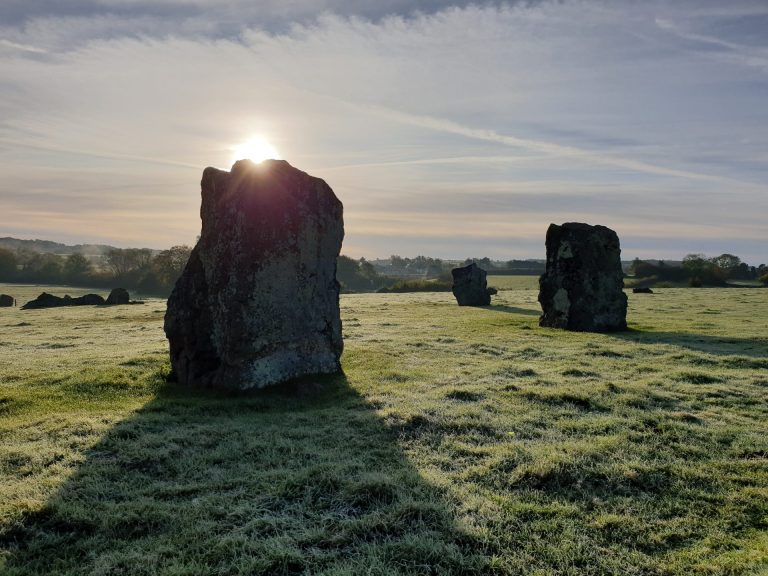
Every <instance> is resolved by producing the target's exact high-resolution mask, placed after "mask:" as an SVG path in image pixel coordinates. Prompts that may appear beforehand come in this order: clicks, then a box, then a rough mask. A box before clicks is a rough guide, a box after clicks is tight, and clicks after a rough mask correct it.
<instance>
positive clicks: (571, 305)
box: [539, 222, 627, 332]
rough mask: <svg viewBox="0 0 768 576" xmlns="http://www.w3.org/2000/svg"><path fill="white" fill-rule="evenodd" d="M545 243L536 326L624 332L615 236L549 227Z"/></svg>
mask: <svg viewBox="0 0 768 576" xmlns="http://www.w3.org/2000/svg"><path fill="white" fill-rule="evenodd" d="M546 245H547V268H546V271H545V272H544V274H543V275H542V276H541V278H540V279H539V303H540V304H541V308H542V310H543V314H542V315H541V317H540V319H539V324H540V325H541V326H549V327H553V328H564V329H566V330H575V331H586V332H612V331H617V330H626V328H627V320H626V318H627V295H626V294H624V290H623V287H624V274H623V272H622V269H621V248H620V246H619V237H618V236H617V235H616V232H614V231H613V230H611V229H610V228H606V227H605V226H590V225H589V224H582V223H579V222H568V223H565V224H563V225H562V226H558V225H556V224H551V225H550V226H549V229H548V230H547V240H546Z"/></svg>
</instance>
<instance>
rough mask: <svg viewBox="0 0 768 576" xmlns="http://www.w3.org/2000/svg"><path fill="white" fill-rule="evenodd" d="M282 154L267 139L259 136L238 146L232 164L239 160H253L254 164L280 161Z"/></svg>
mask: <svg viewBox="0 0 768 576" xmlns="http://www.w3.org/2000/svg"><path fill="white" fill-rule="evenodd" d="M279 158H280V153H279V152H278V151H277V148H275V147H274V146H272V144H270V143H269V142H268V141H267V140H266V139H265V138H263V137H261V136H258V137H255V138H251V139H250V140H248V141H247V142H243V143H242V144H238V145H237V146H235V148H234V152H233V154H232V162H236V161H237V160H251V161H252V162H261V161H262V160H272V159H279Z"/></svg>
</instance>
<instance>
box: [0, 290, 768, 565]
mask: <svg viewBox="0 0 768 576" xmlns="http://www.w3.org/2000/svg"><path fill="white" fill-rule="evenodd" d="M506 279H509V280H511V281H518V280H520V277H504V280H506ZM490 283H491V284H492V285H493V284H494V281H491V282H490ZM48 291H50V292H53V293H59V292H57V291H55V290H53V289H49V290H48ZM68 291H69V292H70V293H74V292H75V291H73V290H68ZM0 292H8V293H11V294H14V293H17V294H21V292H20V291H19V290H17V289H16V288H15V287H11V286H1V285H0ZM32 292H35V291H34V290H33V291H32ZM33 295H36V294H33ZM536 296H537V292H536V291H535V290H529V289H528V290H527V289H523V288H518V289H506V290H504V291H503V292H501V293H500V294H499V295H498V296H496V297H495V298H494V305H493V306H492V307H488V308H460V307H458V306H456V304H455V302H454V301H453V298H452V296H451V294H450V293H448V294H445V293H426V294H363V295H349V296H343V297H342V307H343V320H344V332H345V346H346V348H345V353H344V357H343V365H344V371H345V374H344V375H343V376H338V377H326V378H314V379H307V380H306V381H304V382H301V383H298V384H295V385H292V386H291V387H288V388H287V389H273V390H268V391H265V392H261V393H253V394H246V395H222V396H218V395H215V394H213V393H208V392H203V391H190V390H184V389H180V388H179V387H177V386H173V385H169V384H167V383H166V382H165V376H166V375H167V372H168V363H167V359H166V341H165V338H164V335H163V332H162V318H163V313H164V307H165V304H164V302H163V301H161V300H153V301H150V302H148V303H147V304H145V305H143V306H124V307H109V308H107V307H78V308H59V309H51V310H34V311H21V310H19V309H18V308H17V309H0V573H2V574H3V575H21V574H24V575H37V574H71V575H80V574H93V575H112V574H130V575H139V574H142V575H143V574H146V575H153V574H168V575H170V574H174V575H181V574H185V575H192V574H198V575H208V574H227V575H230V574H231V575H234V574H265V575H267V574H338V575H342V574H343V575H359V574H371V575H385V574H387V575H390V574H443V575H452V574H504V575H512V574H542V575H543V574H563V575H565V574H569V575H580V574H593V575H597V574H604V575H608V574H632V575H652V574H659V575H660V574H679V575H690V574H699V575H705V574H706V575H710V574H711V575H714V574H755V573H765V570H766V569H768V565H767V564H766V559H768V403H766V396H767V395H768V333H766V325H768V290H757V289H736V288H734V289H728V290H723V289H711V290H710V289H685V288H677V289H669V290H665V289H658V290H656V293H655V294H653V295H635V294H629V303H630V311H629V324H630V327H631V330H630V331H628V332H625V333H620V334H611V335H599V334H577V333H566V332H562V331H556V330H551V329H542V328H539V327H538V326H537V317H538V315H539V309H538V305H537V303H536ZM17 297H18V296H17ZM761 570H762V571H763V572H760V571H761Z"/></svg>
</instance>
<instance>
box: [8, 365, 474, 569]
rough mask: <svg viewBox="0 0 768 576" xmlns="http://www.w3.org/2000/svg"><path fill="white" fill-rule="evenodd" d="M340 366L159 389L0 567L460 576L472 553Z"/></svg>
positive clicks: (26, 521)
mask: <svg viewBox="0 0 768 576" xmlns="http://www.w3.org/2000/svg"><path fill="white" fill-rule="evenodd" d="M396 440H397V439H396V436H395V434H394V432H392V431H391V430H388V429H387V428H386V427H385V425H384V424H383V423H382V422H381V420H380V419H379V418H378V417H377V415H376V413H375V412H374V410H373V409H372V408H371V407H370V406H369V405H368V404H367V403H366V402H365V401H364V400H363V399H362V398H361V397H360V396H359V395H358V394H357V393H356V392H355V391H354V390H353V389H352V388H351V387H350V385H349V383H348V382H347V380H346V378H345V377H344V376H335V377H324V378H321V379H314V380H307V381H305V382H303V383H299V384H295V385H293V386H291V387H288V388H283V389H280V390H277V389H275V390H267V391H263V392H260V393H255V394H249V395H242V396H230V397H224V398H222V397H220V396H216V395H214V394H212V393H206V392H200V391H189V390H182V389H180V388H178V387H174V386H167V387H164V388H163V389H162V390H161V392H160V393H159V394H158V396H157V397H156V398H155V399H154V400H153V401H151V402H149V403H148V404H147V405H145V406H144V407H143V408H142V409H141V410H139V411H138V412H136V413H135V414H134V415H133V416H132V417H131V418H129V419H127V420H124V421H122V422H120V423H119V424H118V425H117V426H115V427H114V428H113V429H112V430H111V431H110V432H109V433H108V434H107V435H106V436H105V437H104V439H103V440H102V441H100V442H99V444H98V445H97V446H95V448H94V449H93V450H91V451H90V452H89V453H88V454H87V459H86V461H85V462H84V463H83V464H82V465H81V466H80V467H79V469H78V470H77V472H76V473H75V474H74V475H73V476H72V477H71V478H70V479H69V480H68V481H67V482H66V483H65V484H64V485H63V487H62V488H61V489H60V490H59V492H58V493H57V494H56V495H55V496H54V497H53V498H52V499H51V500H50V501H49V502H48V503H47V504H46V506H45V507H44V508H43V509H42V510H41V511H39V512H36V513H32V514H29V515H27V516H26V517H24V518H23V520H22V521H21V522H20V523H19V524H18V525H17V526H16V527H15V528H13V529H12V530H11V531H10V532H7V533H5V534H4V535H0V548H5V549H7V550H10V556H9V557H8V561H7V564H6V566H5V567H4V568H5V572H4V573H5V574H9V575H11V574H50V573H57V574H84V573H98V574H163V573H173V574H325V573H334V574H338V573H343V574H362V573H366V574H385V573H386V574H398V573H408V574H418V573H424V574H469V573H476V572H480V571H481V570H482V564H483V560H482V558H481V557H480V556H476V555H473V553H472V552H471V550H472V548H474V545H473V543H472V541H471V540H470V539H469V538H468V537H467V536H465V535H464V534H462V533H461V531H460V530H458V529H457V527H456V525H455V524H454V521H453V519H452V517H451V514H450V513H449V511H448V506H447V504H446V502H445V499H444V495H442V494H441V493H440V492H439V491H438V490H437V489H436V488H435V487H433V486H431V485H430V484H428V483H427V482H426V481H424V479H422V478H421V477H420V476H419V474H418V472H417V470H416V469H415V468H414V467H413V466H412V465H411V464H410V463H409V461H408V459H407V458H406V457H405V455H404V454H403V453H402V451H401V450H400V448H399V447H398V444H397V441H396Z"/></svg>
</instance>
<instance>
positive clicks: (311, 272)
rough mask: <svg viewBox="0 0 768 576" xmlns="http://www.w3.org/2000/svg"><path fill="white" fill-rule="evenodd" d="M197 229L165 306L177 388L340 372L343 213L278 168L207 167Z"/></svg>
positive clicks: (312, 182)
mask: <svg viewBox="0 0 768 576" xmlns="http://www.w3.org/2000/svg"><path fill="white" fill-rule="evenodd" d="M201 188H202V207H201V209H200V215H201V219H202V231H201V234H200V239H199V241H198V243H197V245H196V246H195V248H194V250H193V251H192V255H191V256H190V258H189V261H188V263H187V266H186V268H185V269H184V272H183V273H182V275H181V277H180V278H179V280H178V282H177V283H176V286H175V287H174V290H173V292H172V294H171V296H170V298H169V300H168V310H167V312H166V315H165V333H166V336H167V337H168V341H169V345H170V355H171V364H172V368H173V372H174V375H175V377H176V378H177V379H178V381H179V382H180V383H182V384H187V385H196V386H207V387H215V388H230V389H249V388H261V387H264V386H268V385H272V384H277V383H280V382H283V381H286V380H290V379H292V378H296V377H299V376H303V375H308V374H317V373H332V372H336V371H338V370H340V363H339V358H340V356H341V352H342V349H343V341H342V334H341V317H340V313H339V284H338V282H337V281H336V258H337V257H338V255H339V251H340V249H341V241H342V239H343V237H344V224H343V219H342V211H343V207H342V204H341V202H340V201H339V200H338V199H337V198H336V195H335V194H334V193H333V190H331V188H330V187H329V186H328V185H327V184H326V183H325V182H324V181H323V180H321V179H319V178H314V177H312V176H310V175H308V174H306V173H304V172H302V171H300V170H298V169H296V168H294V167H292V166H291V165H290V164H288V163H287V162H285V161H282V160H267V161H264V162H262V163H260V164H253V163H252V162H250V161H246V160H241V161H239V162H236V163H235V164H234V166H233V167H232V170H231V172H226V171H222V170H217V169H215V168H206V169H205V171H204V172H203V178H202V182H201Z"/></svg>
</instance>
